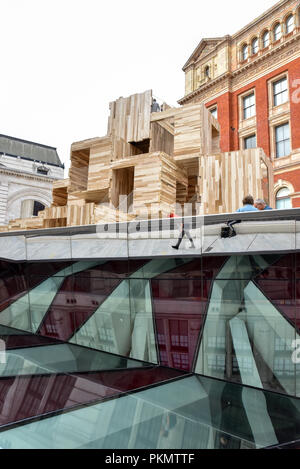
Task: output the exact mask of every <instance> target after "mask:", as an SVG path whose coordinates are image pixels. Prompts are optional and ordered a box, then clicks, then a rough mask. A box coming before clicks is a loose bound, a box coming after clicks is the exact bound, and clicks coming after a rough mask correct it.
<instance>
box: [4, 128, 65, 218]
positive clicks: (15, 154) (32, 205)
mask: <svg viewBox="0 0 300 469" xmlns="http://www.w3.org/2000/svg"><path fill="white" fill-rule="evenodd" d="M63 177H64V165H63V164H62V163H61V161H60V159H59V156H58V154H57V151H56V148H53V147H49V146H46V145H41V144H37V143H34V142H28V141H25V140H20V139H17V138H14V137H8V136H6V135H0V225H5V224H7V223H8V222H9V221H10V220H14V219H18V218H26V217H30V216H35V215H37V214H38V211H39V210H42V209H43V208H45V207H49V206H50V205H51V203H52V185H53V182H54V181H55V180H57V179H63Z"/></svg>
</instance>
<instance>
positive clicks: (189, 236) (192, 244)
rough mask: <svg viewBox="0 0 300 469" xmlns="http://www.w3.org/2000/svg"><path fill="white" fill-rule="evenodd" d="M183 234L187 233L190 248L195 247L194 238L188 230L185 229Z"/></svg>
mask: <svg viewBox="0 0 300 469" xmlns="http://www.w3.org/2000/svg"><path fill="white" fill-rule="evenodd" d="M185 234H186V235H187V237H188V238H189V240H190V242H191V248H195V244H194V240H193V238H192V236H191V233H190V230H187V229H185Z"/></svg>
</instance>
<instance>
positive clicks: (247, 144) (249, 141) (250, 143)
mask: <svg viewBox="0 0 300 469" xmlns="http://www.w3.org/2000/svg"><path fill="white" fill-rule="evenodd" d="M256 147H257V144H256V135H250V136H249V137H246V138H244V149H245V150H249V149H250V148H256Z"/></svg>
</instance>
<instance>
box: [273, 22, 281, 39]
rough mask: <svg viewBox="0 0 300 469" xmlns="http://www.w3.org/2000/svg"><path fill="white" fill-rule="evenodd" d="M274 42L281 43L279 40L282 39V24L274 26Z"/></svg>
mask: <svg viewBox="0 0 300 469" xmlns="http://www.w3.org/2000/svg"><path fill="white" fill-rule="evenodd" d="M273 32H274V41H279V39H280V38H281V24H280V23H277V24H276V25H275V26H274V30H273Z"/></svg>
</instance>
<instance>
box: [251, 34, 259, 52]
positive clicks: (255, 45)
mask: <svg viewBox="0 0 300 469" xmlns="http://www.w3.org/2000/svg"><path fill="white" fill-rule="evenodd" d="M251 49H252V55H255V54H257V52H258V39H257V37H256V38H255V39H253V41H252V45H251Z"/></svg>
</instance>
